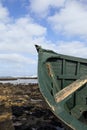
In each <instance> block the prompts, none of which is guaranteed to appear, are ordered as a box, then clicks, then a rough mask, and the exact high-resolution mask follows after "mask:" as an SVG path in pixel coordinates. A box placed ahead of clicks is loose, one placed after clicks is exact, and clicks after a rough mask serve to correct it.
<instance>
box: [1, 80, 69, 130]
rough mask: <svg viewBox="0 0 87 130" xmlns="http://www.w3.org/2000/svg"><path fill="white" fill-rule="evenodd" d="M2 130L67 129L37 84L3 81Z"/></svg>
mask: <svg viewBox="0 0 87 130" xmlns="http://www.w3.org/2000/svg"><path fill="white" fill-rule="evenodd" d="M0 130H65V126H64V125H63V124H62V123H61V122H60V121H59V120H58V119H57V118H56V117H55V116H54V114H53V113H52V112H51V111H50V109H49V107H48V105H47V104H46V102H45V101H44V99H43V97H42V95H41V93H40V91H39V88H38V85H37V84H28V85H22V84H18V85H13V84H9V83H8V84H2V83H1V84H0ZM66 130H69V128H66Z"/></svg>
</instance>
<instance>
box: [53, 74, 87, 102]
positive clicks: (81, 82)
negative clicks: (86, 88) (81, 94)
mask: <svg viewBox="0 0 87 130" xmlns="http://www.w3.org/2000/svg"><path fill="white" fill-rule="evenodd" d="M85 83H87V76H85V77H81V78H80V79H78V80H76V81H75V82H73V83H72V84H70V85H68V86H67V87H65V88H64V89H62V90H61V91H60V92H58V93H57V94H56V95H55V100H56V102H57V103H58V102H61V101H62V100H64V99H65V98H67V97H68V96H69V95H71V94H72V93H74V92H75V91H76V90H77V89H79V88H81V87H82V86H83V85H84V84H85Z"/></svg>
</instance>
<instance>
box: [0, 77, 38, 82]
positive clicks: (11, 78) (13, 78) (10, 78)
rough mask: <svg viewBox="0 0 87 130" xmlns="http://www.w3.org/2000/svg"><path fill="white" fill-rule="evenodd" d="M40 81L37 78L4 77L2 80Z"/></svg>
mask: <svg viewBox="0 0 87 130" xmlns="http://www.w3.org/2000/svg"><path fill="white" fill-rule="evenodd" d="M18 79H38V78H37V77H2V78H0V80H1V81H2V80H3V81H4V80H18Z"/></svg>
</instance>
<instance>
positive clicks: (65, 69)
mask: <svg viewBox="0 0 87 130" xmlns="http://www.w3.org/2000/svg"><path fill="white" fill-rule="evenodd" d="M45 66H46V69H47V75H48V78H50V79H51V87H50V88H49V90H50V93H51V96H52V97H53V98H55V95H56V94H57V93H59V92H60V91H61V90H63V89H64V88H66V87H67V86H69V85H71V84H72V83H74V82H76V83H77V80H78V79H80V77H84V76H86V75H87V60H85V59H80V58H75V57H74V58H73V57H72V58H71V57H68V56H62V55H61V56H55V57H49V58H48V59H47V60H46V62H45ZM84 80H85V82H84V83H82V84H80V83H81V82H83V81H84ZM86 82H87V79H86V78H82V79H81V80H80V81H78V84H79V87H78V88H77V89H76V91H75V90H74V91H72V92H71V93H70V94H69V95H70V97H69V98H68V100H66V102H65V109H66V111H67V112H68V113H69V114H71V115H72V116H73V117H75V118H77V119H78V120H79V121H81V122H83V123H85V124H87V84H86ZM76 83H74V84H72V85H73V86H75V84H76ZM77 86H78V85H77ZM66 90H67V89H66ZM63 92H64V93H66V94H67V93H68V91H66V92H65V91H63ZM69 95H67V96H69ZM65 98H66V97H65ZM62 100H63V99H62ZM56 102H57V101H56Z"/></svg>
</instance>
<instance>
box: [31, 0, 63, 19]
mask: <svg viewBox="0 0 87 130" xmlns="http://www.w3.org/2000/svg"><path fill="white" fill-rule="evenodd" d="M64 2H65V0H30V9H31V11H32V12H34V13H36V14H38V15H39V16H42V17H44V16H46V15H47V14H48V13H49V10H50V9H51V8H59V7H62V6H63V5H64Z"/></svg>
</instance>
